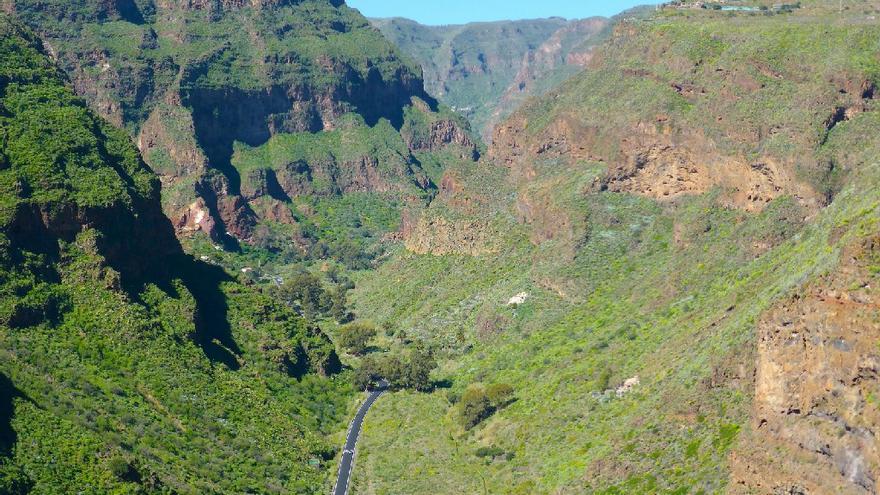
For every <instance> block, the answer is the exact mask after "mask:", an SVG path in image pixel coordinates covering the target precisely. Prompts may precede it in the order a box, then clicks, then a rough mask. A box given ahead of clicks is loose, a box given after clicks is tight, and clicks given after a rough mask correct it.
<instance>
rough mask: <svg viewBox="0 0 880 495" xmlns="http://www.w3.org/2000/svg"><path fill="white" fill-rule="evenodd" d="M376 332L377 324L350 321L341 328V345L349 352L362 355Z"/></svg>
mask: <svg viewBox="0 0 880 495" xmlns="http://www.w3.org/2000/svg"><path fill="white" fill-rule="evenodd" d="M376 334H377V331H376V326H375V325H373V324H372V323H368V322H354V323H349V324H348V325H344V326H342V327H341V328H340V329H339V345H340V346H342V347H343V348H344V349H346V350H347V351H348V352H350V353H352V354H354V355H357V356H360V355H362V354H364V353H365V352H367V349H368V347H367V346H368V344H369V343H370V340H372V339H373V338H374V337H375V336H376Z"/></svg>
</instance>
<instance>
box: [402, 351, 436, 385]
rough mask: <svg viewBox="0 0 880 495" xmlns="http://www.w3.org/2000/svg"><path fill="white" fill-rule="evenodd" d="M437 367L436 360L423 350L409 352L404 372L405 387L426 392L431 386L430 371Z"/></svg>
mask: <svg viewBox="0 0 880 495" xmlns="http://www.w3.org/2000/svg"><path fill="white" fill-rule="evenodd" d="M436 367H437V361H435V360H434V358H433V357H431V355H430V354H428V353H427V352H425V351H422V350H419V349H416V350H413V351H412V352H410V355H409V360H408V362H407V366H406V367H405V372H406V384H407V387H409V388H411V389H414V390H418V391H419V392H428V391H430V390H431V388H432V383H431V372H432V371H433V370H434V368H436Z"/></svg>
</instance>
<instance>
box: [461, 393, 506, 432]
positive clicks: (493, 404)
mask: <svg viewBox="0 0 880 495" xmlns="http://www.w3.org/2000/svg"><path fill="white" fill-rule="evenodd" d="M511 402H513V387H511V386H510V385H508V384H506V383H494V384H492V385H489V386H488V387H484V386H483V385H482V384H480V383H476V384H473V385H470V386H469V387H468V388H467V390H465V391H464V394H462V396H461V399H459V403H458V421H459V424H461V426H462V427H463V428H464V429H466V430H470V429H471V428H473V427H474V426H477V425H478V424H480V422H481V421H483V420H484V419H486V418H488V417H489V416H491V415H492V414H494V413H495V411H498V410H499V409H502V408H504V407H506V406H507V405H508V404H510V403H511Z"/></svg>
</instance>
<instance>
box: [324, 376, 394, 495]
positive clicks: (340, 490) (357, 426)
mask: <svg viewBox="0 0 880 495" xmlns="http://www.w3.org/2000/svg"><path fill="white" fill-rule="evenodd" d="M387 389H388V382H386V381H385V380H382V381H381V382H379V386H378V388H376V390H373V391H372V392H370V396H369V397H367V400H365V401H364V403H363V404H361V407H360V409H358V412H357V414H355V415H354V419H352V420H351V424H350V425H348V436H347V437H346V438H345V447H343V449H342V459H340V460H339V473H337V475H336V486H334V487H333V495H348V484H349V483H350V482H351V470H352V468H353V467H354V455H355V452H356V449H357V441H358V437H359V436H360V434H361V425H363V424H364V417H366V415H367V411H369V410H370V407H371V406H372V405H373V403H374V402H376V399H378V398H379V396H380V395H382V394H383V393H385V391H386V390H387Z"/></svg>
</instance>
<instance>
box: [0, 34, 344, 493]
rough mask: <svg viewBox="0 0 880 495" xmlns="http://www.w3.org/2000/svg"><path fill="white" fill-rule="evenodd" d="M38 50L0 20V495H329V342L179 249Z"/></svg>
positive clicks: (118, 149) (125, 161) (121, 151)
mask: <svg viewBox="0 0 880 495" xmlns="http://www.w3.org/2000/svg"><path fill="white" fill-rule="evenodd" d="M39 47H40V44H39V41H38V40H36V39H35V38H34V37H33V36H32V35H31V34H29V33H27V32H26V31H24V30H23V29H22V28H21V27H19V26H18V25H17V24H15V23H12V22H10V21H9V19H8V18H6V17H2V18H0V67H2V70H0V136H2V138H0V143H2V146H0V163H2V165H0V184H2V186H0V198H2V199H0V201H2V202H0V219H2V235H0V382H2V383H0V386H2V390H3V396H2V398H0V401H2V402H0V412H2V417H0V433H2V436H0V440H2V443H0V492H3V493H19V492H21V493H26V492H27V489H28V488H32V489H33V490H34V491H35V492H39V493H56V492H58V493H61V492H64V493H66V492H73V491H86V492H95V493H143V492H144V491H149V492H158V493H162V492H168V493H171V492H174V493H205V492H208V491H210V492H216V493H241V492H245V491H259V492H264V493H315V492H317V491H320V490H322V489H323V485H324V484H325V482H326V480H327V478H328V477H329V476H330V472H331V471H332V469H327V470H325V469H323V468H326V467H328V464H324V463H322V461H323V460H325V459H327V458H328V457H329V456H331V455H332V451H333V449H332V447H331V446H330V445H328V443H327V442H326V441H325V440H324V439H323V433H326V432H328V431H330V430H335V429H337V428H338V427H339V424H340V422H341V421H342V420H344V419H345V418H343V417H342V416H343V415H344V414H345V413H346V412H347V402H346V399H347V397H348V393H349V392H350V391H349V390H348V387H347V385H346V384H345V383H344V382H343V381H339V380H337V379H330V378H322V377H319V376H318V375H316V374H314V371H315V370H316V368H317V367H320V366H325V365H332V355H331V353H332V352H333V351H332V346H331V345H330V344H329V342H328V341H327V340H326V337H324V336H323V335H322V334H320V332H318V331H316V330H315V329H313V328H310V327H308V326H307V325H306V323H305V322H304V321H303V320H302V319H301V318H298V317H296V316H295V315H293V314H292V313H291V312H290V311H289V310H286V309H283V308H281V307H279V306H278V305H277V304H276V303H274V302H272V301H270V300H269V299H268V298H266V297H265V296H263V295H262V294H261V293H260V292H258V291H256V290H254V289H253V288H249V287H245V286H243V285H242V284H240V283H239V282H237V281H236V280H235V279H233V278H231V277H230V276H229V275H227V274H226V273H224V272H223V271H222V270H220V269H218V268H216V267H211V266H209V265H204V264H199V263H195V262H194V261H193V260H192V259H191V258H188V257H186V256H185V255H183V253H182V252H181V251H180V248H179V246H177V245H176V242H175V241H174V239H173V236H172V234H171V230H170V226H169V225H167V220H165V219H164V217H162V216H161V212H160V210H159V201H158V181H157V180H156V179H155V176H154V175H153V174H152V173H151V172H150V171H149V169H147V168H146V167H145V166H144V165H143V162H142V161H141V160H140V158H139V156H138V155H137V152H136V150H135V149H134V147H133V145H132V144H131V143H130V141H129V139H128V137H127V136H126V135H125V134H124V133H123V132H122V131H119V130H117V129H115V128H113V127H111V126H109V125H108V124H106V123H104V122H102V121H101V120H100V119H98V118H97V117H95V116H94V114H92V113H91V112H90V111H89V110H88V109H87V108H86V107H85V104H84V102H82V101H81V100H79V99H78V98H76V97H75V96H74V95H73V94H72V92H71V90H70V89H69V88H67V87H66V86H65V85H64V83H63V80H62V78H61V76H60V75H59V73H58V72H57V70H56V68H55V67H54V65H52V64H51V63H50V62H49V61H48V59H47V58H46V56H45V55H44V54H43V53H42V52H41V51H40V50H41V49H40V48H39ZM29 211H38V212H40V215H41V217H42V219H43V220H42V221H40V220H34V219H33V218H31V217H29V216H28V212H29ZM37 218H40V217H37ZM43 223H45V225H43ZM120 255H121V256H120ZM310 370H311V371H310ZM292 374H295V375H301V376H302V378H301V379H297V378H294V377H293V376H291V375H292ZM313 459H314V460H317V461H318V463H317V464H316V465H314V466H312V465H310V462H311V461H312V460H313Z"/></svg>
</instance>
